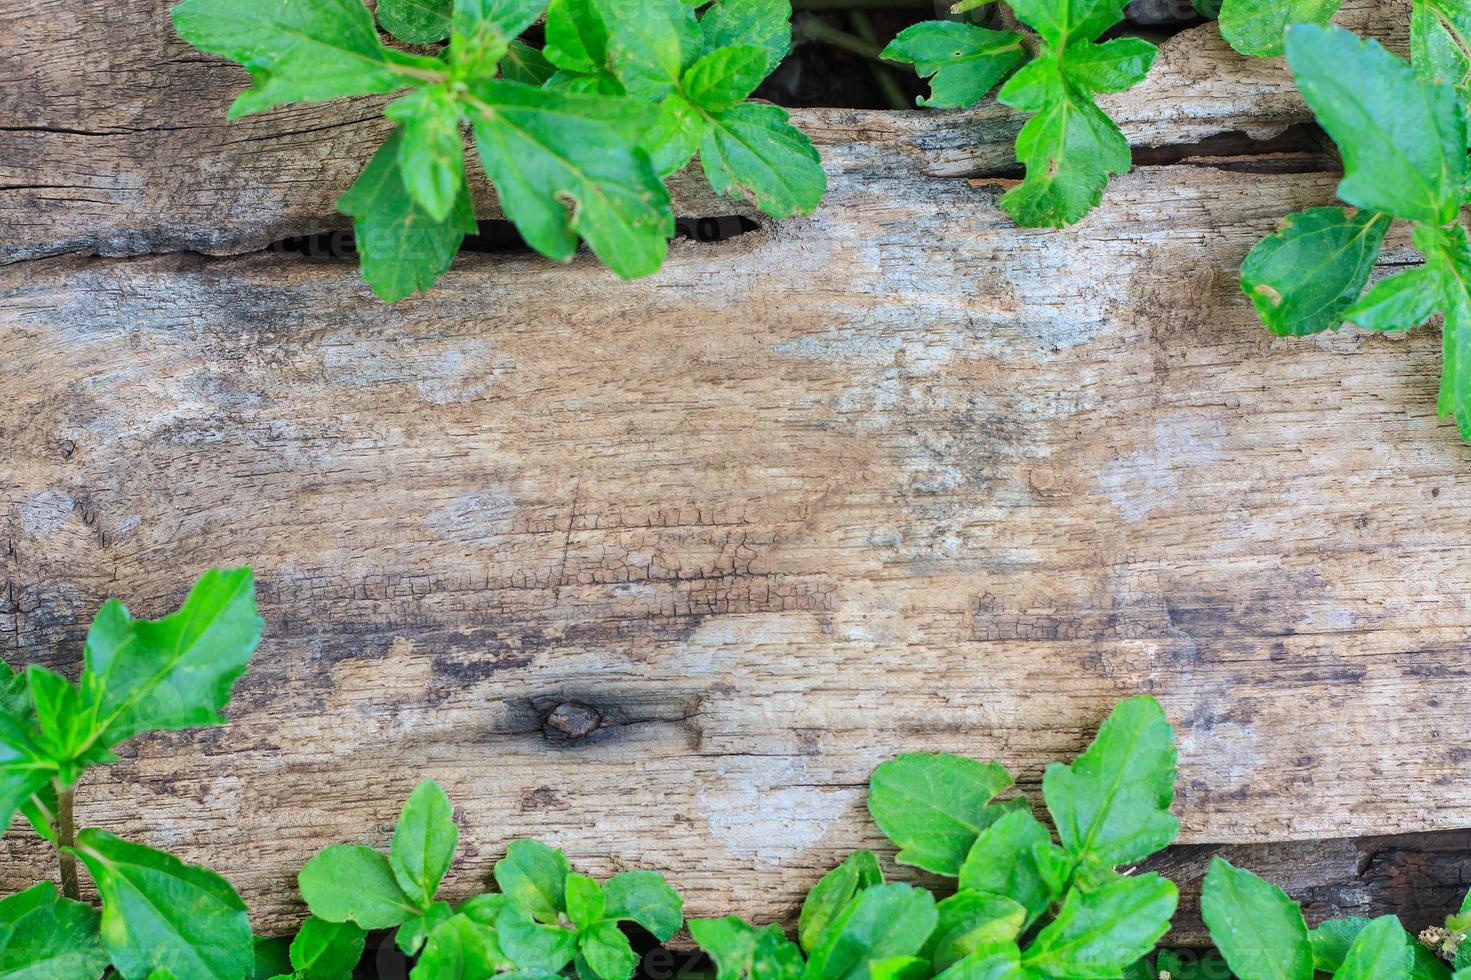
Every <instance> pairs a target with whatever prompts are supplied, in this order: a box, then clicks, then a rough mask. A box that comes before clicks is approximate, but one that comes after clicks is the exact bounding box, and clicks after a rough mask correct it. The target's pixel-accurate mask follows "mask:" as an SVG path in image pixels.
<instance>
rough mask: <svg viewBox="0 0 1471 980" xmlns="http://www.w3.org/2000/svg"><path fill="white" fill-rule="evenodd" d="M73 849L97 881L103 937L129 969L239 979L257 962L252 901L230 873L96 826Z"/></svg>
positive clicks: (193, 978) (207, 979)
mask: <svg viewBox="0 0 1471 980" xmlns="http://www.w3.org/2000/svg"><path fill="white" fill-rule="evenodd" d="M73 850H74V853H75V854H76V855H77V856H78V857H79V858H81V860H82V862H83V863H85V864H86V865H87V870H88V871H89V872H90V873H91V875H92V880H93V882H95V883H96V885H97V893H98V895H99V896H100V897H101V899H102V923H101V935H102V945H103V946H104V947H105V948H106V949H107V952H108V955H109V956H110V957H111V959H112V963H113V965H114V966H116V967H117V969H118V972H120V973H121V974H123V976H129V977H131V976H146V975H148V974H149V973H150V972H151V971H153V970H159V969H163V970H169V971H171V972H172V973H174V974H175V975H176V976H180V977H187V978H189V980H240V978H242V977H245V976H248V975H249V974H250V973H251V972H252V971H253V970H254V969H255V947H254V937H253V936H252V935H251V932H250V918H249V917H248V916H247V915H246V912H245V903H244V902H242V901H241V900H240V896H239V895H237V894H236V893H235V889H234V888H232V887H230V883H229V882H228V881H226V880H225V879H224V878H221V877H220V876H219V875H217V874H215V873H214V872H213V871H210V870H208V869H207V868H201V867H198V866H196V865H192V864H185V863H184V862H183V861H180V860H179V859H178V858H176V857H174V856H173V855H171V854H165V853H164V852H163V851H155V850H154V849H153V848H151V847H144V846H143V845H142V844H133V843H130V842H128V841H125V840H123V839H122V838H120V837H115V836H113V835H112V834H109V833H107V832H106V831H104V830H97V829H95V828H90V827H89V828H88V829H86V830H83V831H82V832H81V833H80V834H78V835H77V846H76V847H75V848H74V849H73Z"/></svg>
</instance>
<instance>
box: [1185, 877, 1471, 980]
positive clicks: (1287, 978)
mask: <svg viewBox="0 0 1471 980" xmlns="http://www.w3.org/2000/svg"><path fill="white" fill-rule="evenodd" d="M1200 911H1201V916H1202V917H1203V918H1204V919H1205V923H1206V927H1207V928H1208V929H1209V930H1210V935H1211V941H1212V942H1214V943H1215V944H1216V947H1217V948H1218V949H1219V950H1220V952H1221V955H1222V956H1223V957H1224V958H1225V960H1226V963H1227V964H1228V965H1229V966H1230V968H1231V972H1232V973H1233V974H1234V975H1235V976H1237V977H1240V978H1241V980H1313V978H1314V977H1316V976H1324V975H1326V976H1331V977H1333V978H1335V980H1471V943H1466V944H1464V945H1463V946H1461V947H1460V948H1455V949H1454V953H1453V955H1452V960H1453V962H1452V964H1451V965H1449V966H1447V965H1446V963H1445V962H1443V961H1442V960H1441V959H1440V958H1438V957H1437V956H1436V955H1435V954H1434V953H1433V952H1432V951H1431V950H1430V949H1429V948H1428V947H1427V946H1426V945H1425V944H1423V943H1421V942H1419V941H1418V940H1417V939H1416V938H1415V937H1413V936H1411V935H1410V934H1409V933H1408V932H1406V931H1405V929H1404V927H1403V926H1402V925H1400V922H1399V919H1397V918H1396V917H1394V916H1392V915H1383V916H1380V917H1379V918H1377V919H1366V918H1362V917H1358V916H1351V917H1348V918H1342V919H1331V920H1329V921H1327V922H1324V923H1322V924H1321V925H1319V926H1318V927H1317V928H1315V929H1309V928H1308V925H1307V922H1306V921H1305V920H1304V919H1303V915H1302V909H1301V907H1300V906H1299V905H1298V904H1297V903H1296V902H1294V901H1292V900H1291V899H1290V898H1288V897H1287V894H1286V893H1285V892H1283V891H1282V889H1280V888H1278V887H1277V886H1276V885H1273V884H1271V883H1269V882H1266V881H1263V880H1262V879H1261V878H1258V877H1257V876H1256V875H1254V874H1252V873H1251V872H1250V871H1247V870H1245V869H1242V868H1236V867H1233V866H1232V865H1231V864H1230V862H1228V861H1226V860H1225V859H1224V858H1220V857H1217V858H1216V859H1215V860H1213V861H1212V862H1211V866H1210V871H1209V872H1208V873H1207V874H1206V876H1205V885H1204V888H1203V889H1202V891H1201V898H1200ZM1468 912H1471V896H1467V900H1466V902H1464V903H1463V904H1462V906H1461V913H1460V914H1459V915H1456V916H1452V917H1451V919H1450V921H1449V922H1447V934H1448V935H1454V936H1457V937H1464V936H1465V933H1466V930H1467V928H1468V926H1471V916H1468V915H1467V913H1468ZM1453 945H1454V944H1453ZM1453 971H1454V972H1453Z"/></svg>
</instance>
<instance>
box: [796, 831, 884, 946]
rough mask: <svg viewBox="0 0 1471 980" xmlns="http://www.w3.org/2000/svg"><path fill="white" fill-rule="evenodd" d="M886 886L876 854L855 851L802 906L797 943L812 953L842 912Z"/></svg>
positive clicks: (824, 879)
mask: <svg viewBox="0 0 1471 980" xmlns="http://www.w3.org/2000/svg"><path fill="white" fill-rule="evenodd" d="M883 883H884V873H883V871H882V870H880V868H879V862H878V858H876V857H874V855H873V852H872V851H854V852H853V853H852V854H850V855H848V857H847V858H846V859H845V860H844V861H843V863H842V864H840V865H838V866H837V867H836V868H834V869H833V870H831V871H829V872H828V873H827V874H825V875H823V876H822V879H821V880H819V881H818V882H817V884H815V885H813V886H812V890H811V891H809V892H808V893H807V898H806V900H805V901H803V902H802V912H801V915H800V916H799V917H798V919H797V939H798V940H799V941H800V942H801V944H802V948H803V949H805V950H808V951H809V952H810V951H811V950H812V949H813V947H814V946H815V945H816V943H817V940H818V937H819V936H821V935H822V932H823V930H825V929H826V928H827V927H828V925H829V924H830V923H831V922H832V920H833V919H835V918H837V915H838V913H839V912H841V911H842V910H843V909H845V908H847V907H848V903H849V902H851V901H853V899H854V897H855V896H856V895H857V894H858V893H859V892H861V891H863V890H864V889H866V888H872V887H873V886H875V885H882V884H883Z"/></svg>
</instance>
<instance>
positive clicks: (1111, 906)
mask: <svg viewBox="0 0 1471 980" xmlns="http://www.w3.org/2000/svg"><path fill="white" fill-rule="evenodd" d="M1178 900H1179V893H1178V892H1177V891H1176V889H1175V885H1174V883H1173V882H1171V881H1168V880H1166V879H1164V878H1161V877H1160V876H1159V875H1157V874H1153V873H1150V874H1145V875H1130V876H1119V877H1115V878H1114V880H1113V881H1111V882H1110V883H1109V884H1106V885H1103V886H1102V887H1100V888H1096V889H1092V890H1088V891H1084V890H1083V889H1081V888H1074V889H1073V890H1072V891H1070V892H1068V894H1067V898H1065V899H1064V900H1063V903H1062V909H1061V910H1060V911H1059V912H1058V913H1057V918H1055V919H1053V920H1052V921H1051V922H1050V923H1048V924H1047V926H1046V927H1045V928H1043V929H1042V931H1041V932H1039V933H1037V938H1036V939H1034V940H1033V941H1032V944H1031V945H1030V946H1028V947H1027V949H1026V951H1025V952H1024V953H1023V954H1022V965H1023V966H1025V967H1026V968H1027V969H1029V970H1031V971H1032V973H1033V974H1036V975H1039V976H1042V977H1054V978H1057V980H1084V978H1089V977H1100V978H1103V977H1117V976H1118V975H1119V974H1120V973H1121V972H1123V970H1124V968H1125V967H1127V966H1128V965H1129V964H1131V963H1133V962H1134V961H1135V960H1137V959H1139V958H1140V957H1141V956H1143V955H1144V954H1145V953H1147V952H1149V951H1150V950H1151V949H1153V948H1154V944H1155V943H1157V942H1159V940H1160V937H1162V936H1163V935H1164V934H1165V933H1166V932H1167V931H1168V930H1169V928H1170V917H1171V916H1173V915H1174V914H1175V905H1176V903H1177V902H1178Z"/></svg>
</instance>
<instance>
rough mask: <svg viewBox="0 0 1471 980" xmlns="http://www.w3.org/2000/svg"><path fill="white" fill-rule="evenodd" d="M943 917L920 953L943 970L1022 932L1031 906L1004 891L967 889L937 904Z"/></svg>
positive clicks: (937, 922) (936, 909)
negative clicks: (1027, 908) (989, 893)
mask: <svg viewBox="0 0 1471 980" xmlns="http://www.w3.org/2000/svg"><path fill="white" fill-rule="evenodd" d="M935 911H936V913H937V914H938V916H939V918H938V920H937V921H936V924H935V929H934V931H933V932H932V933H930V937H929V939H928V940H927V941H926V942H925V945H924V948H923V950H922V952H921V954H920V955H922V956H923V957H924V958H925V959H926V960H928V961H930V962H931V963H932V964H933V966H934V972H936V973H941V972H943V971H945V970H947V969H949V968H950V967H951V966H953V965H955V964H956V963H959V962H960V961H961V960H964V959H966V958H968V957H970V956H971V955H972V954H974V953H976V952H978V951H981V950H986V949H991V948H993V947H995V946H997V945H998V944H1002V945H1004V944H1006V943H1011V944H1013V945H1015V942H1016V939H1017V937H1018V936H1019V935H1021V931H1022V927H1023V924H1024V923H1025V922H1026V921H1027V910H1026V909H1025V908H1023V907H1022V906H1021V904H1020V903H1018V902H1016V901H1013V900H1012V899H1011V898H1008V897H1006V896H1004V895H999V894H998V895H988V894H985V893H982V892H977V891H971V890H969V889H963V890H961V891H958V892H956V893H955V894H954V895H951V896H950V897H949V898H947V899H945V900H944V901H942V902H940V904H939V905H937V906H935Z"/></svg>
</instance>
